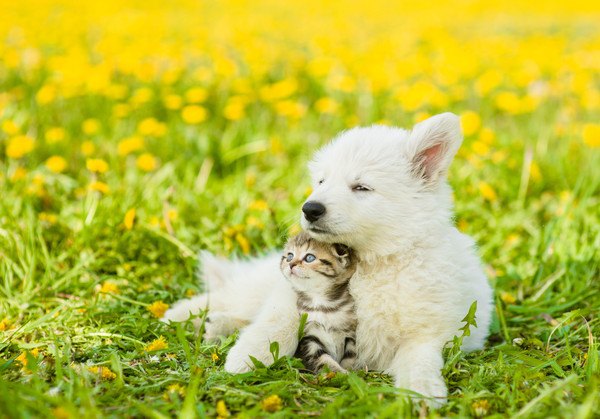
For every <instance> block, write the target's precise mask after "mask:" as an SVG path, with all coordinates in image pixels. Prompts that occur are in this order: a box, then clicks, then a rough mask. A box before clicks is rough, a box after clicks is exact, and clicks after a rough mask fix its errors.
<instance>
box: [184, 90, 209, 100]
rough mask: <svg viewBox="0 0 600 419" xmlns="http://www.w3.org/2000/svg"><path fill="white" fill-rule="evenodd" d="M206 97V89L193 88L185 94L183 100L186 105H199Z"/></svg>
mask: <svg viewBox="0 0 600 419" xmlns="http://www.w3.org/2000/svg"><path fill="white" fill-rule="evenodd" d="M207 97H208V92H207V91H206V89H203V88H201V87H193V88H191V89H189V90H188V91H186V92H185V100H186V101H187V102H188V103H201V102H204V101H205V100H206V98H207Z"/></svg>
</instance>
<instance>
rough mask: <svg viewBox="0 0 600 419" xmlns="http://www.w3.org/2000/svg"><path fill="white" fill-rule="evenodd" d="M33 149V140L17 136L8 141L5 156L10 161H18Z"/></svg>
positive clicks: (24, 136) (26, 136)
mask: <svg viewBox="0 0 600 419" xmlns="http://www.w3.org/2000/svg"><path fill="white" fill-rule="evenodd" d="M34 148H35V140H34V139H33V138H31V137H29V136H28V135H17V136H16V137H13V138H11V139H10V140H9V141H8V145H7V146H6V155H7V156H8V157H10V158H12V159H20V158H21V157H23V156H25V155H26V154H29V153H31V152H32V151H33V149H34Z"/></svg>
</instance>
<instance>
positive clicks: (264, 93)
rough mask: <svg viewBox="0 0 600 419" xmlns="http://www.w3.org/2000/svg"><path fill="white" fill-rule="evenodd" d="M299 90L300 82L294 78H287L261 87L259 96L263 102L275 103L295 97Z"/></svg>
mask: <svg viewBox="0 0 600 419" xmlns="http://www.w3.org/2000/svg"><path fill="white" fill-rule="evenodd" d="M297 90H298V81H297V80H296V79H294V78H287V79H284V80H281V81H278V82H276V83H273V84H270V85H266V86H263V87H261V89H260V92H259V94H260V97H261V99H262V100H264V101H266V102H275V101H277V100H281V99H285V98H287V97H289V96H291V95H293V94H294V93H296V91H297Z"/></svg>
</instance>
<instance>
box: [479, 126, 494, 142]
mask: <svg viewBox="0 0 600 419" xmlns="http://www.w3.org/2000/svg"><path fill="white" fill-rule="evenodd" d="M494 139H496V133H495V132H494V131H493V130H491V129H490V128H487V127H484V128H482V129H481V131H479V141H481V142H484V143H486V144H488V145H491V144H492V143H493V142H494Z"/></svg>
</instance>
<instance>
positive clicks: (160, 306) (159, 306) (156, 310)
mask: <svg viewBox="0 0 600 419" xmlns="http://www.w3.org/2000/svg"><path fill="white" fill-rule="evenodd" d="M168 309H169V305H168V304H165V303H163V302H162V300H158V301H155V302H153V303H152V304H150V305H149V306H148V311H149V312H150V313H152V315H153V316H154V317H156V318H158V319H159V318H161V317H162V316H163V315H164V314H165V312H166V311H167V310H168Z"/></svg>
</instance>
